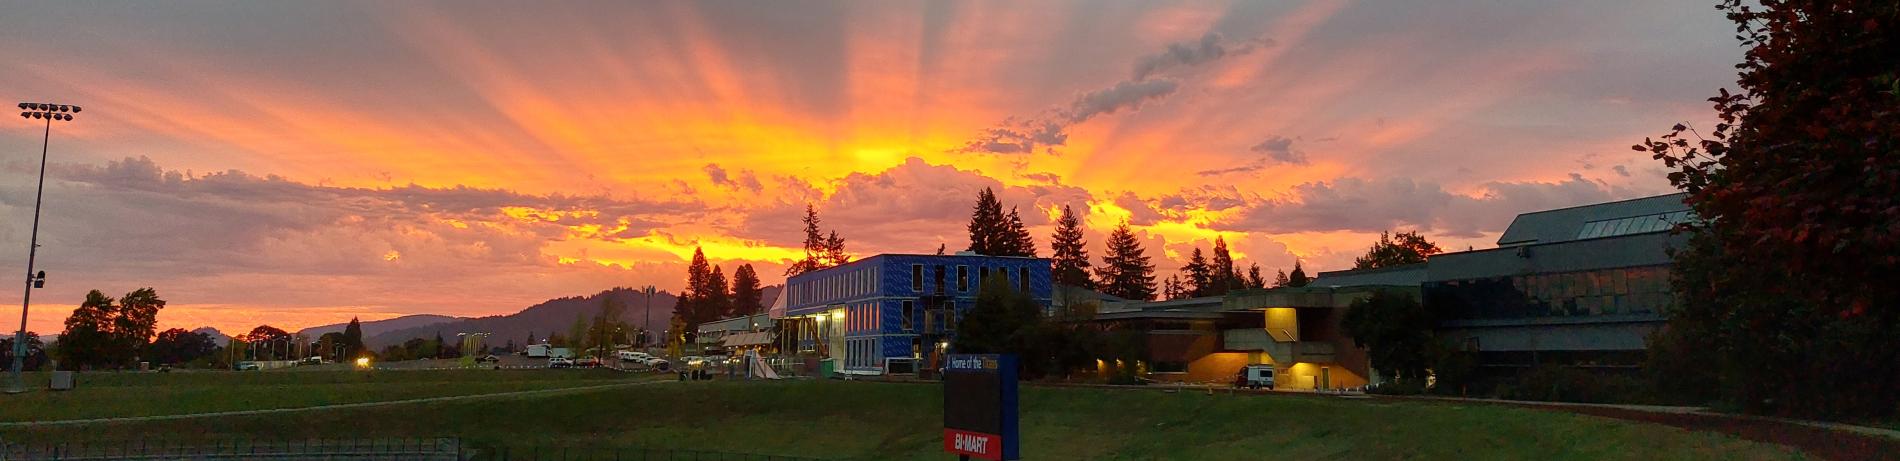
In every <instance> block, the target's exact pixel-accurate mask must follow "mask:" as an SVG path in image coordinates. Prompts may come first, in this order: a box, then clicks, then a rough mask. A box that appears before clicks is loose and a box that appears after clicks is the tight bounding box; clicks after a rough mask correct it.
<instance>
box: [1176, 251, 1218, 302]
mask: <svg viewBox="0 0 1900 461" xmlns="http://www.w3.org/2000/svg"><path fill="white" fill-rule="evenodd" d="M1190 254H1191V255H1192V256H1188V262H1187V265H1184V266H1181V273H1180V275H1181V284H1182V285H1183V287H1182V288H1184V289H1185V291H1184V293H1185V294H1186V295H1187V296H1186V297H1189V298H1198V297H1202V296H1210V293H1211V292H1213V291H1214V285H1213V283H1214V273H1213V271H1212V267H1210V266H1208V265H1207V257H1206V256H1204V255H1202V254H1201V249H1200V247H1195V248H1194V252H1193V253H1190Z"/></svg>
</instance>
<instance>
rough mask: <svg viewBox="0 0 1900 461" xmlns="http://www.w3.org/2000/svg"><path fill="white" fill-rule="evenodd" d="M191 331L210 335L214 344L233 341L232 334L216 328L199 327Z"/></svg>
mask: <svg viewBox="0 0 1900 461" xmlns="http://www.w3.org/2000/svg"><path fill="white" fill-rule="evenodd" d="M191 332H192V333H204V334H205V336H210V337H211V343H212V344H218V345H225V344H230V343H231V335H227V334H224V332H222V331H218V329H216V328H211V327H198V329H195V330H191Z"/></svg>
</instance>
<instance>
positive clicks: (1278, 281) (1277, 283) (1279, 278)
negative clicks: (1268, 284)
mask: <svg viewBox="0 0 1900 461" xmlns="http://www.w3.org/2000/svg"><path fill="white" fill-rule="evenodd" d="M1292 282H1293V281H1292V280H1291V279H1289V278H1287V276H1286V269H1280V274H1279V275H1275V276H1273V287H1274V288H1279V287H1284V286H1287V284H1289V283H1292Z"/></svg>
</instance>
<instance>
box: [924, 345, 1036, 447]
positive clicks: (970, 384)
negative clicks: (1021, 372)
mask: <svg viewBox="0 0 1900 461" xmlns="http://www.w3.org/2000/svg"><path fill="white" fill-rule="evenodd" d="M1018 435H1019V434H1018V431H1017V426H1016V356H1014V355H1009V354H955V355H951V356H950V360H949V362H948V363H945V364H944V369H943V451H947V452H950V453H956V454H957V455H959V456H963V457H976V458H982V459H991V460H997V461H1003V460H1013V459H1020V458H1022V456H1021V447H1019V446H1018V444H1017V441H1018Z"/></svg>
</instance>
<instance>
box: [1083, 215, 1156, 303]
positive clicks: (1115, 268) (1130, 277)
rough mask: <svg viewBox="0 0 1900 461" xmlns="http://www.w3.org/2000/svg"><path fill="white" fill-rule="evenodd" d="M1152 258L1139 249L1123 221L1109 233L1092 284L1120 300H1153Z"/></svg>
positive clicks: (1136, 241) (1153, 270) (1133, 233)
mask: <svg viewBox="0 0 1900 461" xmlns="http://www.w3.org/2000/svg"><path fill="white" fill-rule="evenodd" d="M1151 261H1152V260H1151V259H1149V258H1148V255H1147V254H1146V251H1145V250H1143V249H1142V248H1141V240H1139V239H1137V238H1135V232H1134V231H1133V230H1130V229H1129V228H1128V223H1127V222H1123V223H1121V225H1119V226H1116V227H1115V231H1114V232H1111V233H1109V235H1108V251H1106V252H1104V253H1103V254H1102V266H1101V267H1097V268H1095V278H1096V283H1095V286H1096V288H1097V289H1099V290H1101V291H1102V292H1103V293H1107V294H1109V295H1112V296H1116V297H1120V298H1122V299H1131V300H1137V301H1147V300H1151V299H1154V298H1155V274H1154V272H1155V265H1154V263H1153V262H1151Z"/></svg>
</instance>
